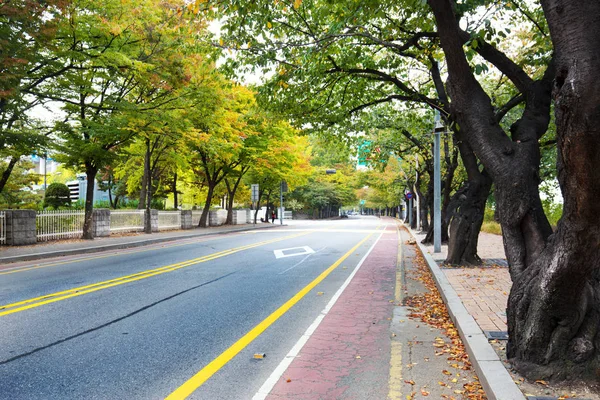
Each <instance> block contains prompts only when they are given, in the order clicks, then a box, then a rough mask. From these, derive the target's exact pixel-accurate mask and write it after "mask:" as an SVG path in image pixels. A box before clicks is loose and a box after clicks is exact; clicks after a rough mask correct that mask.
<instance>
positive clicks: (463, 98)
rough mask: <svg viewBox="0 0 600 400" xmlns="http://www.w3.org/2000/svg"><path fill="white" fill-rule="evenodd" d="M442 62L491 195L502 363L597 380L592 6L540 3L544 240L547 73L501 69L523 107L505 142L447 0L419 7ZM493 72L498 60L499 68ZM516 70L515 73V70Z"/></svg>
mask: <svg viewBox="0 0 600 400" xmlns="http://www.w3.org/2000/svg"><path fill="white" fill-rule="evenodd" d="M429 3H430V4H431V6H432V9H433V10H434V14H435V17H436V20H437V23H438V31H439V33H440V39H441V42H442V47H443V48H444V53H445V54H446V57H447V61H448V69H449V74H450V82H451V88H452V91H451V94H452V96H453V107H454V109H453V111H454V113H455V115H456V119H457V121H458V122H459V124H460V126H461V130H462V129H463V128H467V129H466V132H469V138H468V140H469V143H470V144H471V146H472V147H473V149H474V151H475V152H476V153H477V156H478V157H479V158H480V159H481V161H482V162H483V164H484V165H485V166H486V169H488V171H489V172H490V174H491V175H492V177H493V179H494V183H495V185H496V199H497V203H498V211H499V213H498V216H499V219H500V223H501V224H502V230H503V238H504V245H505V251H506V254H507V258H508V260H509V267H510V268H509V270H510V274H511V278H512V280H513V286H512V289H511V293H510V296H509V302H508V310H507V316H508V329H509V338H510V339H509V343H508V348H507V352H508V357H509V359H510V360H511V361H512V363H513V365H514V366H515V367H516V368H517V369H518V370H519V371H520V372H522V373H523V374H524V375H526V376H527V377H529V378H535V379H540V378H548V379H557V380H559V379H574V378H578V377H584V378H587V379H589V380H593V381H597V380H598V366H599V365H600V353H599V349H600V337H599V335H598V324H599V323H600V285H599V280H600V274H599V273H598V272H599V270H600V268H599V267H600V246H599V242H600V217H599V216H600V202H598V201H596V199H597V196H598V194H600V152H598V149H599V148H600V129H599V128H598V121H600V83H599V81H598V79H597V74H598V72H597V71H599V70H600V53H599V52H598V42H599V41H600V3H599V2H597V1H586V2H569V1H565V0H542V4H543V7H544V12H545V14H546V17H547V19H548V22H549V26H550V30H551V35H552V40H553V43H554V45H555V60H556V79H555V82H554V83H555V85H554V98H555V104H556V125H557V140H558V172H559V173H558V178H559V182H560V185H561V190H562V192H563V197H564V199H565V202H564V209H563V217H562V219H561V221H560V222H559V224H558V230H557V232H556V233H555V234H553V235H551V234H552V231H551V229H550V225H549V224H548V222H547V219H546V218H545V216H544V214H543V211H542V207H541V202H540V200H539V192H538V190H537V185H538V182H539V177H538V170H539V167H538V164H539V148H538V145H537V139H539V137H540V136H541V134H542V133H543V131H545V129H546V126H547V117H546V113H547V112H546V110H549V101H548V100H547V99H548V97H549V96H547V92H548V89H549V85H548V81H549V78H551V77H552V73H553V71H554V69H553V66H552V64H551V65H550V66H549V68H548V71H547V72H546V74H545V76H544V78H543V79H542V80H541V81H535V82H534V81H531V80H530V79H529V78H528V77H527V76H526V75H525V76H524V75H523V74H522V73H521V72H522V71H520V70H516V72H515V68H514V65H511V66H510V67H511V69H513V72H514V73H511V72H510V71H509V74H508V75H507V76H509V78H510V79H511V80H512V81H513V82H515V85H516V86H517V87H519V90H521V92H522V93H524V94H525V97H526V107H525V112H524V114H523V117H522V118H521V119H520V120H519V121H518V122H517V123H516V124H514V125H513V127H512V129H511V130H512V141H511V140H510V139H509V138H508V137H507V136H506V135H505V134H504V133H503V132H502V131H501V129H500V127H499V126H498V125H497V123H490V121H493V117H492V114H493V111H492V108H491V104H490V103H489V98H487V96H486V95H485V93H484V91H483V90H482V89H481V87H480V86H479V85H478V84H477V82H476V81H475V79H474V77H473V75H472V73H471V71H470V69H469V66H468V64H467V62H466V60H465V59H464V53H463V50H462V47H461V46H462V45H461V43H460V42H459V41H458V26H457V21H456V19H455V17H454V15H453V11H452V7H451V3H450V2H449V1H448V0H429ZM501 61H502V62H503V63H505V62H506V60H501ZM517 68H518V67H517Z"/></svg>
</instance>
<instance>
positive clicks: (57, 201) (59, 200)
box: [44, 183, 71, 210]
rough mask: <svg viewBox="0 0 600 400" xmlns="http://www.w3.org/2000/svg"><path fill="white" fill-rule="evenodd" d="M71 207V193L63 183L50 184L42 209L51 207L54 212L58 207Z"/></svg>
mask: <svg viewBox="0 0 600 400" xmlns="http://www.w3.org/2000/svg"><path fill="white" fill-rule="evenodd" d="M70 205H71V191H70V190H69V187H68V186H67V185H65V184H64V183H52V184H50V186H48V188H46V194H45V196H44V207H52V208H54V209H55V210H56V209H57V208H59V207H68V206H70Z"/></svg>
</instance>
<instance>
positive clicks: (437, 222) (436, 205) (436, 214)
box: [433, 111, 442, 253]
mask: <svg viewBox="0 0 600 400" xmlns="http://www.w3.org/2000/svg"><path fill="white" fill-rule="evenodd" d="M439 125H440V113H439V112H437V111H436V113H435V126H434V130H433V133H434V135H433V136H434V140H435V143H434V146H433V153H434V155H433V252H434V253H440V252H441V251H442V214H441V213H442V211H441V209H440V198H441V183H440V179H441V177H440V175H441V173H440V131H441V129H438V128H439Z"/></svg>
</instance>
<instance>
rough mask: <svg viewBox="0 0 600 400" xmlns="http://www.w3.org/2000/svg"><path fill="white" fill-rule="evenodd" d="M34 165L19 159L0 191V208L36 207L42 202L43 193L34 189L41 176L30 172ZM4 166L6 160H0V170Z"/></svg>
mask: <svg viewBox="0 0 600 400" xmlns="http://www.w3.org/2000/svg"><path fill="white" fill-rule="evenodd" d="M33 167H34V165H33V164H32V163H30V162H28V161H24V160H20V161H19V162H18V163H17V164H16V166H15V167H14V169H13V172H12V174H11V175H10V178H9V179H8V181H7V183H6V186H5V190H3V191H2V192H0V208H15V209H24V208H26V209H38V208H40V206H41V205H42V203H43V194H41V193H38V191H36V190H35V189H34V185H36V184H39V183H40V181H41V177H40V175H38V174H35V173H32V172H31V170H32V169H33ZM3 168H6V162H4V161H0V170H2V169H3Z"/></svg>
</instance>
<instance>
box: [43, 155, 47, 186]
mask: <svg viewBox="0 0 600 400" xmlns="http://www.w3.org/2000/svg"><path fill="white" fill-rule="evenodd" d="M47 163H48V156H47V155H44V190H46V188H47V187H48V185H47V184H46V175H47V174H46V171H47V169H46V168H47V166H46V164H47Z"/></svg>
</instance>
